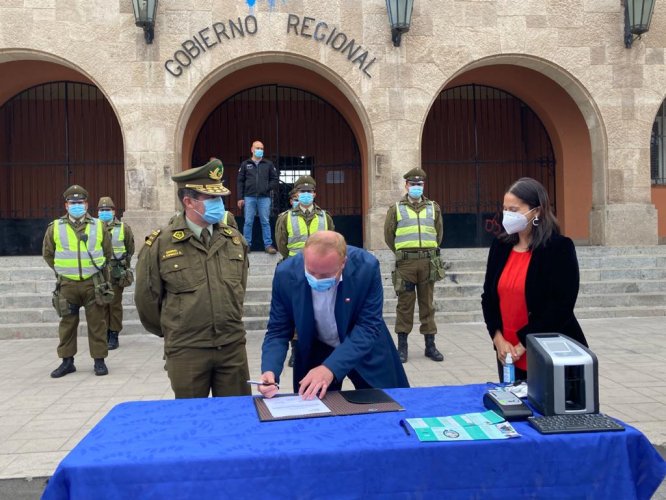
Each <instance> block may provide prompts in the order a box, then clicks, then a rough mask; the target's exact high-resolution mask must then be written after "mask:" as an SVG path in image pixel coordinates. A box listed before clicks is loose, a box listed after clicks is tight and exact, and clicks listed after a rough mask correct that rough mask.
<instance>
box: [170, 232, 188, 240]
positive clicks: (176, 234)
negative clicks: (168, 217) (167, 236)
mask: <svg viewBox="0 0 666 500" xmlns="http://www.w3.org/2000/svg"><path fill="white" fill-rule="evenodd" d="M172 236H173V239H174V240H182V239H183V238H185V231H175V232H174V233H173V234H172Z"/></svg>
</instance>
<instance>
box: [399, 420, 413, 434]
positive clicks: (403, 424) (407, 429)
mask: <svg viewBox="0 0 666 500" xmlns="http://www.w3.org/2000/svg"><path fill="white" fill-rule="evenodd" d="M400 427H402V429H403V430H404V431H405V434H407V435H408V436H411V435H412V434H411V433H410V432H409V427H407V422H405V421H404V420H401V421H400Z"/></svg>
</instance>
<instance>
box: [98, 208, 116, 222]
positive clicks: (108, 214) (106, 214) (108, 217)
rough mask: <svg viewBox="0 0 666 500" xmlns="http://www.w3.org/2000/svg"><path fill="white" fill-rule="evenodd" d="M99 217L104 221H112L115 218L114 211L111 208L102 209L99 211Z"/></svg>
mask: <svg viewBox="0 0 666 500" xmlns="http://www.w3.org/2000/svg"><path fill="white" fill-rule="evenodd" d="M97 218H98V219H99V220H101V221H102V222H111V221H112V220H113V212H112V211H111V210H100V211H99V212H97Z"/></svg>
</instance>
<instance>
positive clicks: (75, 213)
mask: <svg viewBox="0 0 666 500" xmlns="http://www.w3.org/2000/svg"><path fill="white" fill-rule="evenodd" d="M67 213H68V214H69V215H71V216H72V217H74V218H75V219H79V218H81V217H83V216H84V215H85V213H86V204H85V203H77V204H76V205H67Z"/></svg>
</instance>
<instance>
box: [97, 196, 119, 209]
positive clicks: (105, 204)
mask: <svg viewBox="0 0 666 500" xmlns="http://www.w3.org/2000/svg"><path fill="white" fill-rule="evenodd" d="M97 208H116V206H115V205H114V204H113V200H112V199H111V197H110V196H102V197H101V198H100V199H99V203H98V204H97Z"/></svg>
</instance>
